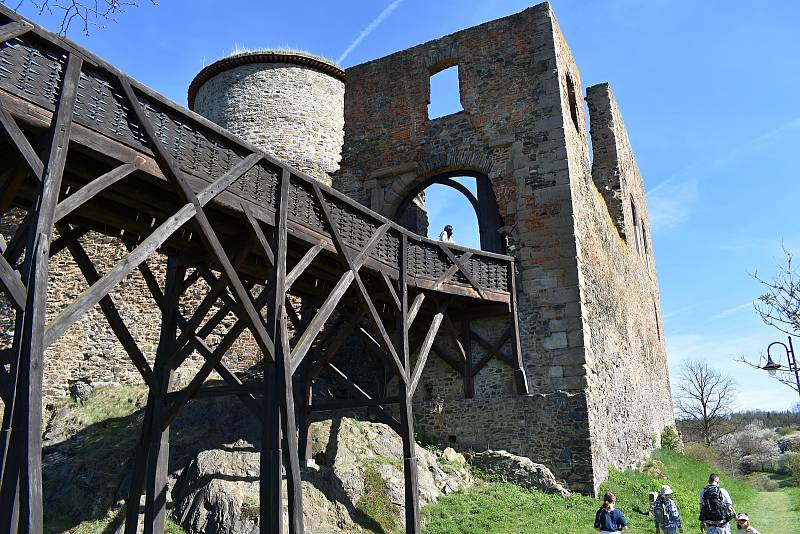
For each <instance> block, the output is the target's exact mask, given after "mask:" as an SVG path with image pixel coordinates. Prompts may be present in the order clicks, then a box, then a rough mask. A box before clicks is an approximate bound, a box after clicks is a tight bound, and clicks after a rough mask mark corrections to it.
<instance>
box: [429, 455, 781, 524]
mask: <svg viewBox="0 0 800 534" xmlns="http://www.w3.org/2000/svg"><path fill="white" fill-rule="evenodd" d="M656 460H657V461H658V462H662V463H663V466H662V465H660V464H658V463H657V464H656V467H658V468H659V469H660V470H661V471H663V472H664V473H665V474H666V475H667V478H666V479H662V478H658V477H657V476H655V475H654V474H647V473H644V472H638V471H627V472H623V473H612V475H611V477H610V478H609V480H608V482H606V483H605V484H604V485H603V486H602V487H601V489H600V492H601V493H603V492H605V491H613V492H615V493H616V494H617V498H618V501H619V507H620V509H622V511H623V512H624V513H625V515H626V517H627V518H628V521H629V524H630V527H631V530H635V531H640V532H645V531H652V530H653V529H652V525H653V524H652V522H651V521H650V520H649V518H648V516H647V514H646V512H647V494H648V492H650V491H657V490H658V488H659V487H660V486H661V485H662V484H669V485H670V486H672V489H673V491H674V492H675V496H676V498H677V502H678V506H679V508H680V510H681V515H682V516H683V519H684V528H685V530H686V531H687V532H698V531H699V524H698V521H697V516H698V514H699V502H698V493H699V491H700V489H701V488H702V487H703V485H704V483H705V481H706V480H707V479H708V474H709V471H710V468H709V467H708V466H706V465H704V464H701V463H699V462H696V461H694V460H691V459H690V458H687V457H685V456H682V455H679V454H676V453H673V452H671V451H660V452H658V453H657V454H656ZM722 485H723V487H725V488H726V489H727V490H728V491H729V492H730V493H731V497H732V498H733V500H734V502H735V503H736V507H737V508H738V509H739V510H744V511H747V512H748V513H750V515H751V517H753V522H754V524H755V525H756V526H759V525H760V524H761V523H762V520H763V522H764V524H767V518H766V517H767V516H768V515H774V514H775V513H776V512H775V511H768V510H763V511H762V510H761V509H759V503H761V500H762V499H763V497H762V496H760V495H759V493H758V492H756V491H755V490H754V489H753V488H751V487H750V486H748V485H746V484H744V483H743V482H740V481H737V480H733V479H730V478H729V477H725V476H723V477H722ZM598 506H599V500H597V499H592V498H590V497H583V496H572V497H570V498H568V499H562V498H561V497H556V496H553V495H547V494H544V493H541V492H539V491H535V490H526V489H524V488H520V487H519V486H514V485H513V484H503V483H494V484H482V485H481V486H479V487H477V488H476V489H475V490H472V491H470V492H466V493H458V494H455V495H451V496H447V497H443V498H441V499H440V500H439V502H438V503H436V504H432V505H430V506H426V507H425V508H424V509H423V516H424V525H425V528H424V532H425V533H426V534H440V533H441V534H444V533H448V534H450V533H463V534H472V533H475V534H478V533H481V534H483V533H497V534H499V533H507V532H514V533H518V534H525V533H531V534H534V533H539V532H547V533H548V534H559V533H561V534H583V533H586V534H591V533H593V532H595V530H594V529H593V528H592V526H593V522H594V514H595V511H596V510H597V507H598ZM775 506H780V503H776V504H775ZM762 532H764V533H765V534H768V532H773V533H779V532H780V533H787V534H788V533H790V532H792V531H791V530H769V531H762Z"/></svg>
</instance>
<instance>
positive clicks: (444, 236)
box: [439, 224, 456, 243]
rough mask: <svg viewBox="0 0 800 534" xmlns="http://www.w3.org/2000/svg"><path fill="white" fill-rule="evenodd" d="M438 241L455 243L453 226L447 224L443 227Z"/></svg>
mask: <svg viewBox="0 0 800 534" xmlns="http://www.w3.org/2000/svg"><path fill="white" fill-rule="evenodd" d="M439 241H444V242H445V243H455V242H456V240H455V239H453V227H452V226H450V225H449V224H448V225H447V226H445V227H444V230H442V233H441V234H439Z"/></svg>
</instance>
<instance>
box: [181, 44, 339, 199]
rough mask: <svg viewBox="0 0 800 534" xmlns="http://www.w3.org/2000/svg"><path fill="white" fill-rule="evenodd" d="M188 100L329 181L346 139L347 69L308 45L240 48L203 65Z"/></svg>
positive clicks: (229, 127)
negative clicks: (294, 48)
mask: <svg viewBox="0 0 800 534" xmlns="http://www.w3.org/2000/svg"><path fill="white" fill-rule="evenodd" d="M189 108H190V109H192V110H193V111H196V112H197V113H199V114H201V115H203V116H204V117H206V118H207V119H209V120H211V121H213V122H215V123H217V124H219V125H220V126H222V127H223V128H225V129H227V130H229V131H230V132H232V133H234V134H235V135H237V136H239V137H241V138H242V139H244V140H246V141H249V142H251V143H253V144H254V145H256V146H258V147H259V148H261V149H262V150H264V151H266V152H267V153H269V154H272V155H274V156H276V157H277V158H278V159H280V160H282V161H285V162H287V163H289V164H291V165H293V166H294V167H296V168H297V169H299V170H301V171H303V172H305V173H306V174H308V175H310V176H312V177H314V178H316V179H317V180H320V181H322V182H324V183H326V184H328V185H330V183H331V174H332V173H334V172H335V171H336V170H338V169H339V161H340V159H341V153H342V144H343V142H344V71H343V70H342V69H341V68H339V67H338V66H337V65H335V64H333V63H331V62H329V61H327V60H324V59H321V58H318V57H315V56H311V55H309V54H306V53H303V52H294V51H256V52H244V53H239V54H234V55H232V56H229V57H226V58H224V59H220V60H219V61H216V62H214V63H212V64H211V65H208V66H207V67H205V68H204V69H203V70H201V71H200V72H199V73H198V74H197V76H195V78H194V80H192V83H191V85H190V86H189Z"/></svg>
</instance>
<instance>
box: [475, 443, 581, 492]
mask: <svg viewBox="0 0 800 534" xmlns="http://www.w3.org/2000/svg"><path fill="white" fill-rule="evenodd" d="M469 462H470V463H471V464H472V465H473V466H475V467H477V468H478V469H481V470H483V471H485V472H487V473H489V474H493V475H498V476H500V477H502V479H503V480H505V481H507V482H511V483H513V484H517V485H519V486H522V487H525V488H535V489H538V490H541V491H544V492H546V493H557V494H559V495H561V496H563V497H566V496H567V495H569V490H567V489H566V488H565V487H564V486H562V485H561V484H560V483H559V482H558V480H556V477H555V475H553V473H552V471H550V470H549V469H548V468H547V467H546V466H544V465H542V464H537V463H534V462H533V461H532V460H531V459H530V458H526V457H524V456H517V455H515V454H511V453H510V452H507V451H485V452H476V453H472V454H470V455H469Z"/></svg>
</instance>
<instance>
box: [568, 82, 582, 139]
mask: <svg viewBox="0 0 800 534" xmlns="http://www.w3.org/2000/svg"><path fill="white" fill-rule="evenodd" d="M567 98H568V99H569V114H570V115H571V116H572V125H573V126H575V131H576V132H579V133H580V131H581V127H580V126H579V124H580V123H579V122H578V97H577V96H576V94H575V82H573V81H572V76H570V75H569V74H567Z"/></svg>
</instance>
